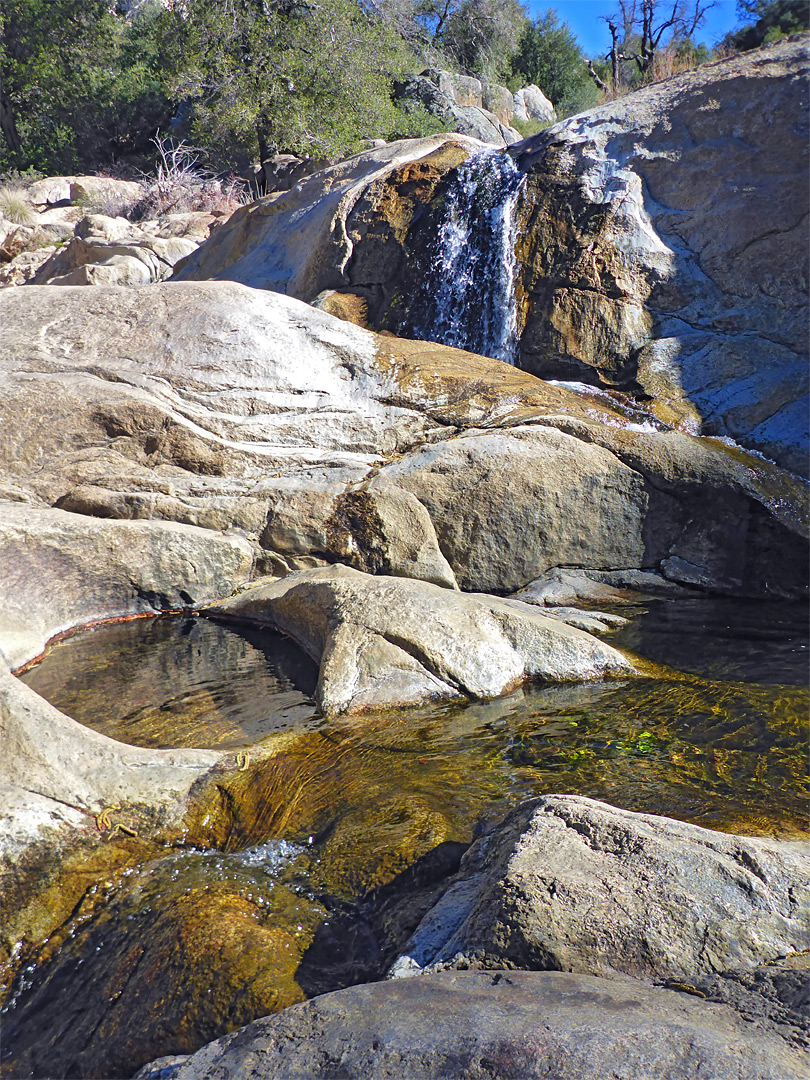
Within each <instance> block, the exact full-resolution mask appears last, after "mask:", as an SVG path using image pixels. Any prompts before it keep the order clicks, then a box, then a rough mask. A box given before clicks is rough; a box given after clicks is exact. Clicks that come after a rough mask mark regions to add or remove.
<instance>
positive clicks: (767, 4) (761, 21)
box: [723, 0, 810, 50]
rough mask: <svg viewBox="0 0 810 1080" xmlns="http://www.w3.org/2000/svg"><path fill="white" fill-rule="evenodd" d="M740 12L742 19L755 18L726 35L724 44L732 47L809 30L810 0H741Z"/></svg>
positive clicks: (753, 45) (763, 42)
mask: <svg viewBox="0 0 810 1080" xmlns="http://www.w3.org/2000/svg"><path fill="white" fill-rule="evenodd" d="M737 15H738V17H739V18H740V20H741V21H742V20H753V21H752V22H750V21H749V22H747V25H745V26H743V27H742V28H741V29H739V30H735V31H733V32H732V33H730V34H727V35H726V36H725V38H723V44H724V45H726V46H728V47H729V48H732V49H741V50H745V49H756V48H758V47H759V46H760V45H766V44H769V43H770V42H772V41H778V40H779V38H781V37H785V36H786V35H787V34H795V33H796V32H797V31H799V30H810V3H808V0H738V3H737Z"/></svg>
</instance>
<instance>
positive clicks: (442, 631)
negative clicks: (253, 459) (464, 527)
mask: <svg viewBox="0 0 810 1080" xmlns="http://www.w3.org/2000/svg"><path fill="white" fill-rule="evenodd" d="M209 610H210V612H211V614H213V615H215V616H217V617H223V618H229V619H236V620H239V621H246V622H251V623H256V624H258V625H266V626H271V627H274V628H275V629H277V630H281V631H282V632H283V633H285V634H289V635H290V637H292V638H293V639H294V640H296V641H297V642H299V644H300V645H302V646H303V648H304V649H305V650H306V652H307V653H308V654H309V655H310V656H311V657H312V658H313V659H315V660H316V661H318V662H319V663H320V666H321V671H320V678H319V680H318V688H317V690H316V695H315V696H316V700H317V702H318V705H319V706H320V708H321V710H322V711H323V712H324V713H326V714H330V713H331V714H335V713H345V712H363V711H365V710H367V709H369V708H379V707H386V706H389V707H390V706H399V705H408V704H418V703H420V702H423V701H431V700H442V699H445V700H448V699H453V698H457V697H459V696H467V697H472V698H488V697H496V696H497V695H499V694H503V693H505V692H506V691H507V690H509V689H512V688H513V687H515V686H517V685H518V684H519V683H520V682H522V681H523V680H524V679H526V678H540V679H544V680H547V681H551V682H553V681H565V680H568V681H570V680H574V679H592V678H599V677H605V676H607V675H631V674H633V673H634V669H633V667H632V665H631V664H630V663H629V662H628V661H627V660H625V659H624V657H623V656H622V655H621V654H620V653H619V652H617V651H616V650H615V649H611V648H610V647H609V646H607V645H604V644H603V643H602V642H600V641H598V640H597V639H596V638H593V637H591V635H590V634H587V633H584V632H583V631H580V630H577V629H574V628H572V627H570V626H568V625H567V624H566V623H564V622H562V621H558V620H553V619H549V618H546V617H544V616H543V615H540V614H539V613H538V612H535V611H534V610H533V609H532V608H531V607H529V606H528V605H524V604H521V603H520V602H518V601H509V600H498V599H496V598H495V597H492V596H483V595H478V596H467V595H464V594H462V593H458V592H453V591H451V590H449V589H442V588H440V587H438V586H436V585H433V584H431V583H429V582H426V581H413V580H406V579H402V578H392V577H383V576H379V575H378V576H374V577H372V576H370V575H367V574H363V573H361V572H359V571H357V570H352V569H350V568H349V567H347V566H337V567H321V568H318V569H314V570H302V571H300V572H298V573H294V574H290V575H289V576H288V577H285V578H282V579H281V580H280V581H278V582H274V583H272V584H269V585H259V586H256V587H255V588H252V589H248V590H247V591H245V592H243V593H240V594H239V595H238V596H234V597H232V598H230V599H229V600H225V601H223V602H222V603H219V604H215V605H214V606H213V607H211V608H210V609H209Z"/></svg>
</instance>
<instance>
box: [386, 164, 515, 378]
mask: <svg viewBox="0 0 810 1080" xmlns="http://www.w3.org/2000/svg"><path fill="white" fill-rule="evenodd" d="M523 179H524V174H523V173H521V171H520V170H519V169H518V167H517V165H516V164H515V162H514V161H513V160H512V158H511V157H510V155H509V154H507V153H504V152H503V151H500V150H485V151H483V152H481V153H479V154H475V155H473V156H472V157H471V158H469V159H468V160H467V161H466V162H464V164H463V165H461V166H460V167H459V168H458V170H457V171H456V175H455V177H454V178H453V180H452V181H451V183H450V186H449V189H448V190H447V192H446V193H445V197H444V200H443V202H442V204H441V206H440V208H439V210H438V228H437V230H436V233H435V237H434V238H433V239H432V241H431V242H430V243H429V244H428V248H427V252H426V259H425V266H424V268H423V274H422V276H421V280H420V285H419V288H418V290H417V293H416V295H415V297H414V299H413V302H412V304H411V306H410V310H409V312H408V315H407V316H406V318H405V320H404V321H403V323H402V325H401V326H400V333H401V334H403V335H404V336H406V337H411V338H420V339H422V340H426V341H436V342H440V343H441V344H443V345H454V346H456V348H459V349H468V350H470V351H471V352H476V353H480V354H481V355H483V356H491V357H492V358H493V359H496V360H505V361H506V362H507V363H510V364H512V363H514V361H515V353H516V350H517V342H518V328H517V310H516V303H515V240H516V237H515V207H516V204H517V200H518V194H519V191H520V187H521V184H522V181H523Z"/></svg>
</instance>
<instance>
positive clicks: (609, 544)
mask: <svg viewBox="0 0 810 1080" xmlns="http://www.w3.org/2000/svg"><path fill="white" fill-rule="evenodd" d="M0 309H2V312H3V318H4V319H6V320H8V321H9V323H10V324H13V325H14V326H15V336H14V341H13V342H11V341H9V340H7V341H6V349H5V352H4V351H3V345H2V343H0V371H1V372H2V382H0V395H2V396H0V402H2V413H3V423H4V432H5V433H6V435H7V439H6V440H4V443H3V447H4V448H5V454H4V456H3V477H4V488H3V493H4V494H5V495H6V497H7V498H11V499H15V500H17V501H24V502H26V501H27V502H29V503H30V504H31V505H39V506H54V505H55V506H57V507H58V508H59V509H62V510H66V511H69V512H71V513H74V514H76V513H78V514H90V515H94V516H95V517H108V518H117V519H130V518H136V519H139V518H146V519H153V520H155V519H157V520H164V521H176V522H178V523H182V524H184V525H193V526H198V527H202V528H206V529H212V530H219V531H221V530H228V529H239V530H242V531H243V532H244V534H245V535H246V537H247V538H248V539H249V540H250V541H251V542H252V543H253V545H254V552H255V553H256V556H257V559H258V561H257V563H256V572H257V573H267V572H268V571H270V572H273V573H277V572H280V570H279V569H278V568H279V567H281V566H285V565H286V566H287V567H290V565H292V566H295V563H293V564H290V560H295V559H300V558H306V559H309V560H315V561H321V562H324V561H326V562H335V561H341V562H347V561H348V562H350V563H351V564H352V565H353V566H355V567H356V568H357V569H359V570H364V571H368V572H371V573H384V574H395V575H407V576H412V577H419V578H423V579H424V580H427V581H432V582H435V583H438V584H443V585H449V586H451V587H452V586H453V585H454V582H458V584H459V585H461V587H462V588H464V589H468V590H479V591H487V592H512V591H514V590H516V589H519V588H521V587H522V586H524V585H527V584H528V583H529V582H530V581H532V580H534V579H536V578H537V577H538V576H539V575H541V574H543V573H545V572H546V571H548V570H550V569H552V568H553V567H554V566H556V565H559V564H560V563H563V562H564V563H567V564H568V565H569V566H572V567H573V566H579V567H580V568H582V569H595V570H607V569H612V568H625V569H639V568H645V569H655V570H659V571H661V572H662V573H663V574H664V575H665V576H666V577H667V578H668V579H670V580H674V581H679V582H685V583H688V584H698V585H702V586H704V587H711V588H716V589H720V590H722V591H727V592H730V593H735V592H737V593H739V592H743V591H747V592H749V593H753V594H760V593H763V592H770V593H773V592H776V593H777V594H780V593H786V594H793V595H796V594H797V590H798V591H799V593H800V590H801V589H802V588H803V584H804V565H805V563H804V559H805V554H804V553H805V547H804V545H805V540H804V539H803V537H804V536H806V523H804V521H803V518H804V515H805V513H806V511H805V506H804V488H803V485H801V484H799V483H798V482H795V481H793V480H791V479H790V477H789V476H786V475H785V474H784V473H783V472H781V470H779V469H777V468H776V467H774V466H770V465H768V464H767V463H764V462H759V461H757V459H755V458H751V457H748V456H746V455H745V454H743V453H740V452H738V451H735V452H730V451H729V450H728V449H727V448H726V447H725V446H723V445H722V444H719V443H716V442H713V441H712V440H707V439H699V438H695V437H693V436H688V435H684V434H680V433H678V432H671V431H670V432H667V431H656V430H655V429H654V428H653V429H652V430H645V429H644V427H643V426H641V430H638V428H639V427H640V425H635V424H632V423H631V424H628V423H627V421H626V420H624V418H623V417H622V416H621V414H620V413H619V412H618V411H614V410H613V409H612V408H611V406H610V404H609V403H606V402H604V401H600V399H598V398H595V399H588V398H583V397H581V396H577V395H575V394H573V393H570V392H568V391H566V390H565V389H562V388H560V387H554V386H548V385H547V384H544V383H542V382H540V381H539V380H537V379H534V378H533V377H532V376H530V375H526V374H524V373H522V372H520V371H517V370H516V369H514V368H512V367H510V366H509V365H506V364H500V363H498V362H497V361H490V360H486V359H483V358H479V357H473V356H471V355H470V354H465V353H462V352H459V351H458V350H454V349H448V348H444V347H442V346H436V345H424V344H419V343H409V342H394V340H393V339H391V338H382V337H377V336H376V335H375V334H372V333H369V332H367V331H364V330H362V329H360V328H358V327H355V326H351V325H350V324H348V323H345V322H339V321H338V320H336V319H333V318H331V317H330V316H328V315H325V314H323V313H319V312H316V311H313V309H312V308H310V307H307V306H306V305H303V304H300V303H299V302H297V301H295V300H292V299H289V298H284V297H280V296H278V295H276V294H272V293H268V292H261V291H256V290H250V289H246V288H244V287H242V286H239V285H235V284H231V283H216V282H208V283H198V284H194V283H186V284H166V285H161V286H155V287H154V288H152V287H150V289H149V291H148V292H147V291H145V290H138V291H135V292H133V291H131V290H127V289H114V288H111V289H102V288H97V289H93V290H92V297H91V296H89V295H86V291H85V290H82V289H70V288H61V289H55V288H50V289H49V288H38V289H23V290H19V289H12V290H5V291H4V292H3V293H2V294H0ZM43 326H47V327H48V333H47V336H43V335H42V332H41V328H42V327H43ZM201 342H202V343H204V344H203V345H201V344H200V343H201ZM648 427H649V425H648ZM2 453H3V451H0V454H2ZM261 560H265V561H264V562H262V561H261ZM267 560H270V562H268V561H267ZM278 560H280V562H279V561H278ZM302 565H307V564H306V563H305V564H301V563H299V564H298V566H299V567H300V566H302ZM308 565H312V561H310V562H309V564H308Z"/></svg>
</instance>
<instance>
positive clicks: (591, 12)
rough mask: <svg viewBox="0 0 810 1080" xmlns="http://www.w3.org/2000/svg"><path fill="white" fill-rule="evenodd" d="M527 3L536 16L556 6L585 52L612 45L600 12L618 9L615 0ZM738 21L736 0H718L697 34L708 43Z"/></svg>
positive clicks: (589, 53)
mask: <svg viewBox="0 0 810 1080" xmlns="http://www.w3.org/2000/svg"><path fill="white" fill-rule="evenodd" d="M527 7H528V8H529V14H530V15H531V17H532V18H533V19H534V18H535V17H536V16H537V15H539V14H542V13H543V12H544V11H547V10H548V9H549V8H550V9H552V10H556V12H557V14H558V15H559V17H560V20H561V22H567V23H568V25H569V26H570V27H571V29H572V30H573V31H574V33H575V34H576V37H577V40H578V41H579V44H580V46H581V47H582V50H583V52H584V53H585V55H586V56H598V55H600V54H604V53H606V52H607V51H608V49H609V48H610V33H609V31H608V28H607V25H606V24H605V23H604V22H603V21H602V19H601V17H600V16H602V15H611V14H613V12H615V11H616V9H617V7H618V5H617V4H616V2H615V0H554V2H548V3H546V2H545V0H528V4H527ZM737 22H738V19H737V3H736V0H718V2H717V3H715V5H714V7H713V8H712V9H711V10H710V11H709V12H707V14H706V21H705V23H704V25H703V26H702V28H701V29H700V30H699V31H698V33H697V34H696V35H695V37H696V38H697V40H698V41H705V42H706V44H707V45H714V43H715V42H716V41H718V40H719V38H721V37H722V36H723V35H724V34H725V33H727V31H729V30H732V29H733V28H734V27H735V26H736V25H737Z"/></svg>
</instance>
